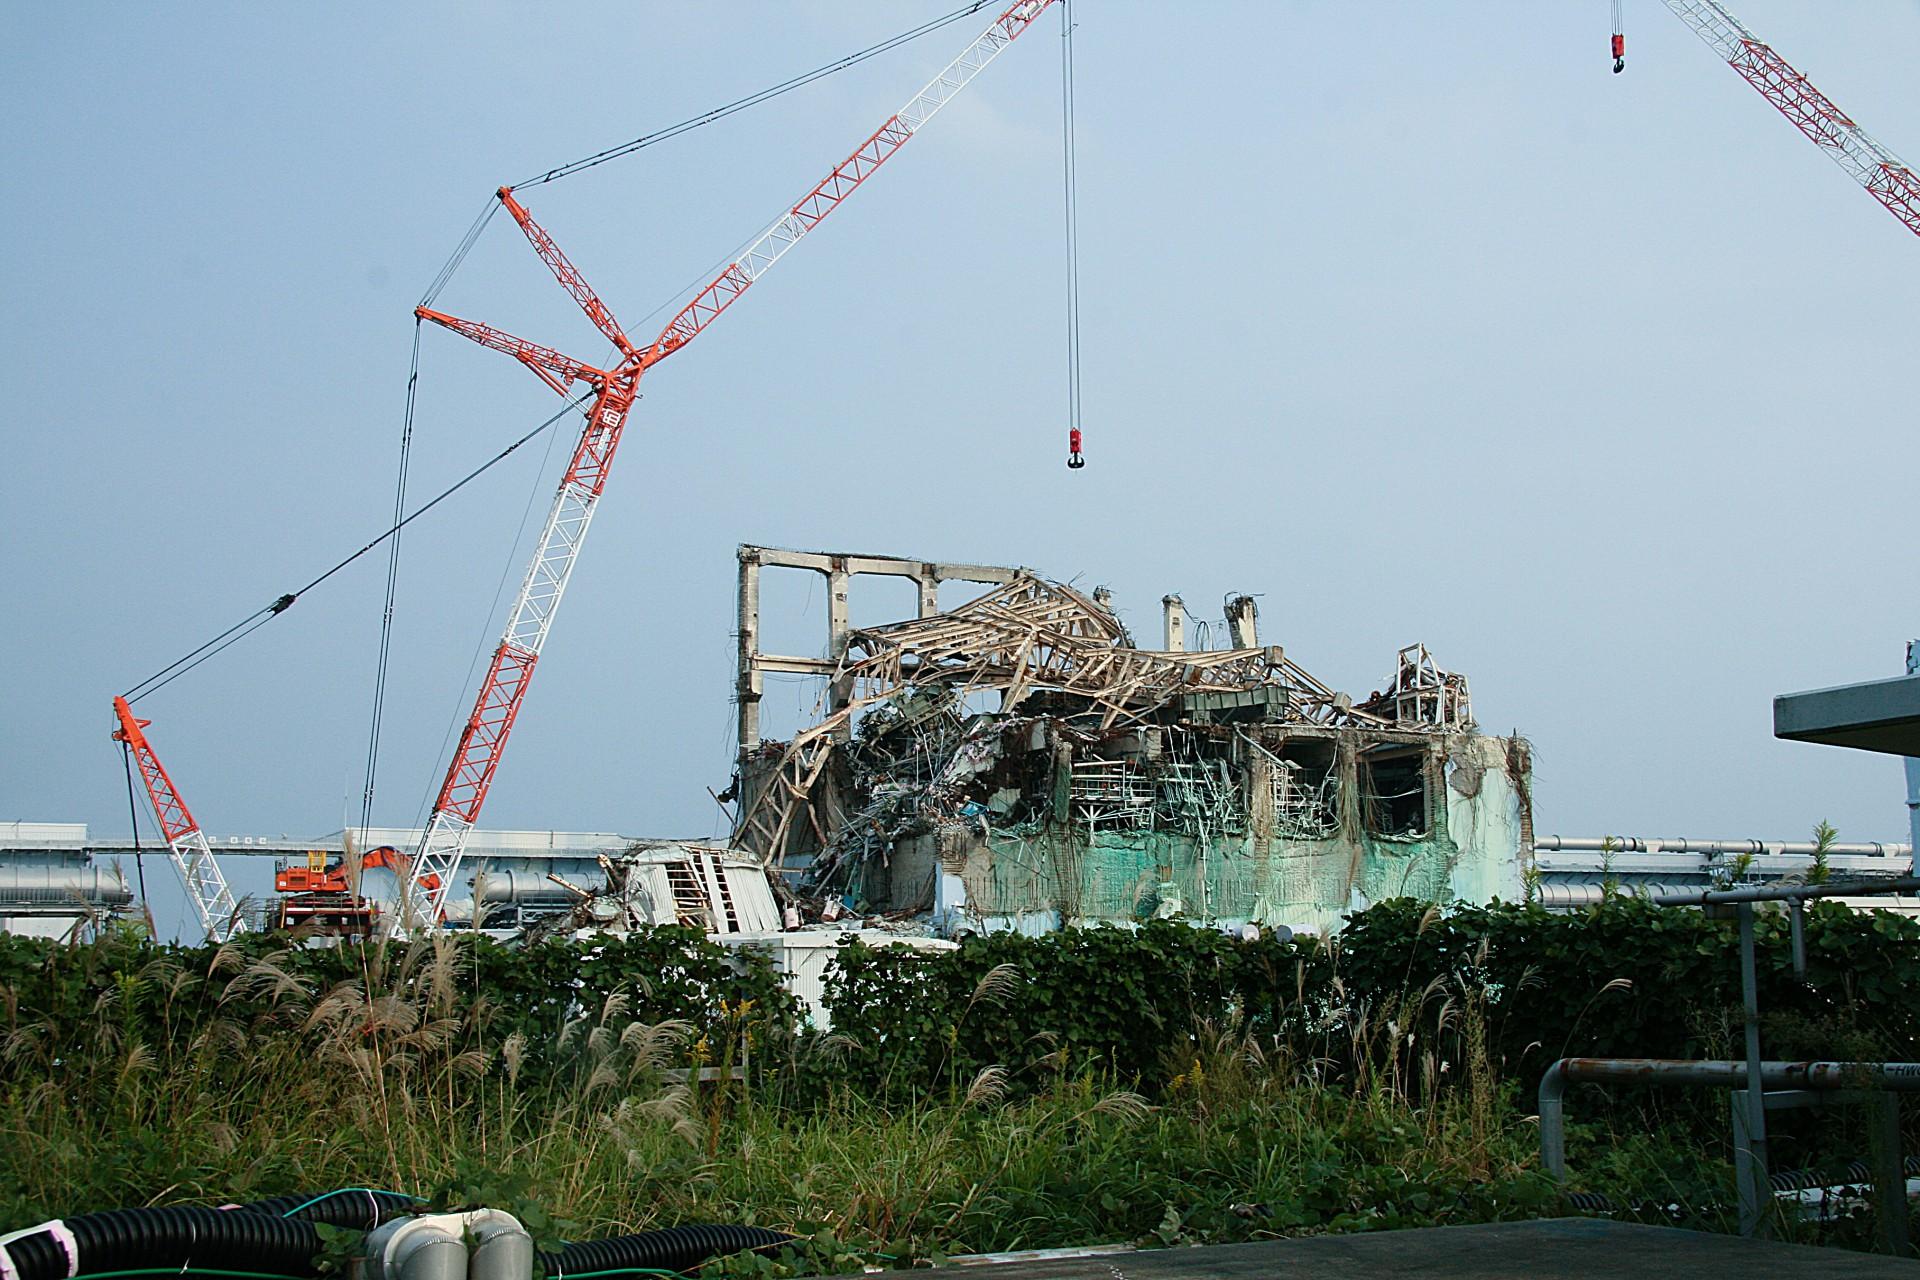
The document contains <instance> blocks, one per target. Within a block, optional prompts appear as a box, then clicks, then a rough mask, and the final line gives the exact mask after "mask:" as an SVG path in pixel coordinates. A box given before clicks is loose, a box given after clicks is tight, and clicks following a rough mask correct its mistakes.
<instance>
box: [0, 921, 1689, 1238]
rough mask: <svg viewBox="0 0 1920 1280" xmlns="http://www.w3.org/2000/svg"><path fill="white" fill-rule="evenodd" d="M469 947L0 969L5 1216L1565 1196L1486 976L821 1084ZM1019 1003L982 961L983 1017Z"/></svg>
mask: <svg viewBox="0 0 1920 1280" xmlns="http://www.w3.org/2000/svg"><path fill="white" fill-rule="evenodd" d="M465 954H466V953H464V952H463V951H462V950H461V949H460V948H459V947H458V946H457V945H455V944H454V943H452V942H451V941H449V940H448V939H446V938H444V937H434V938H426V939H422V940H419V941H415V942H411V943H407V944H395V945H387V946H368V947H366V948H365V949H363V950H362V951H360V952H358V953H357V954H356V963H355V965H354V966H353V968H354V969H356V970H357V972H355V974H354V976H352V977H350V978H346V979H344V980H341V981H337V982H334V983H333V984H332V985H329V986H326V987H324V989H322V988H320V987H318V986H316V985H315V984H314V983H312V982H311V981H309V980H307V979H303V978H302V977H300V976H299V975H298V973H296V971H295V968H294V967H293V966H292V965H290V963H289V960H290V957H291V955H292V953H291V952H290V951H278V952H275V951H267V952H260V951H259V950H258V949H257V946H256V948H255V949H254V950H252V951H248V950H245V949H242V948H236V947H226V948H221V949H218V950H215V951H212V952H210V953H207V955H206V958H205V960H204V962H203V963H202V964H201V965H200V966H198V967H188V966H186V965H185V964H183V963H182V962H181V961H180V960H179V959H178V958H177V957H175V956H169V955H161V956H159V957H157V958H154V959H151V960H149V961H148V962H146V963H145V964H144V965H141V966H139V967H137V968H131V969H128V970H127V971H124V972H121V973H120V974H119V976H117V977H116V978H114V980H113V981H111V982H109V983H106V984H104V985H99V986H97V994H96V995H94V996H93V997H92V1001H93V1003H92V1007H91V1008H89V1009H85V1010H67V1011H63V1012H58V1013H57V1012H55V1011H52V1010H34V1009H25V1008H22V1007H20V1005H19V1003H18V1001H17V999H16V998H15V997H14V996H13V993H12V990H11V989H10V988H0V991H4V992H5V995H6V1001H7V1003H6V1005H5V1007H4V1008H0V1020H3V1021H0V1025H3V1026H4V1027H5V1035H4V1037H0V1101H3V1102H4V1109H3V1110H0V1230H5V1229H10V1228H13V1227H17V1226H20V1225H24V1224H26V1223H28V1222H32V1221H37V1220H40V1219H42V1218H45V1217H51V1216H67V1215H73V1214H77V1213H81V1212H86V1211H89V1210H96V1209H104V1208H110V1207H117V1206H122V1205H137V1204H154V1203H164V1202H180V1201H199V1202H211V1203H224V1202H227V1201H240V1200H247V1199H253V1198H260V1197H265V1196H269V1195H278V1194H283V1193H288V1192H294V1191H303V1190H323V1189H328V1188H333V1187H340V1186H383V1187H388V1188H391V1189H394V1190H402V1191H411V1192H415V1193H419V1194H423V1195H432V1194H435V1193H436V1192H439V1191H442V1190H443V1189H449V1190H448V1192H447V1193H448V1194H449V1196H450V1197H451V1198H454V1199H458V1198H459V1195H460V1193H459V1191H458V1190H457V1189H458V1188H460V1187H463V1186H465V1187H471V1186H472V1185H474V1184H475V1183H476V1182H483V1181H489V1180H491V1182H490V1185H492V1184H498V1185H511V1186H513V1187H515V1188H517V1189H518V1193H519V1194H524V1195H525V1196H526V1197H527V1198H529V1199H530V1200H532V1201H534V1202H537V1203H538V1204H539V1205H540V1206H541V1207H542V1208H544V1209H545V1210H546V1211H547V1212H548V1213H549V1214H551V1215H552V1216H553V1217H555V1218H557V1219H561V1220H565V1221H567V1222H568V1223H570V1224H571V1226H570V1228H569V1230H570V1231H571V1232H572V1233H573V1234H575V1235H576V1236H578V1237H581V1238H585V1237H590V1236H594V1235H601V1234H606V1233H610V1232H617V1231H631V1230H641V1229H645V1228H648V1227H650V1226H665V1225H671V1224H674V1223H679V1222H688V1221H725V1222H746V1223H758V1224H762V1225H770V1226H777V1227H781V1228H784V1229H788V1230H793V1231H797V1232H805V1233H814V1232H820V1231H827V1232H831V1233H832V1234H833V1235H834V1236H836V1237H837V1238H839V1239H841V1240H852V1241H861V1242H864V1243H865V1245H866V1246H867V1247H869V1248H871V1249H874V1250H878V1251H882V1252H885V1253H887V1254H890V1255H892V1256H894V1257H895V1258H897V1259H901V1260H909V1259H915V1258H927V1257H930V1256H934V1255H936V1254H942V1253H947V1254H950V1253H960V1252H971V1251H996V1250H1009V1249H1021V1248H1040V1247H1049V1246H1063V1245H1073V1244H1086V1243H1094V1242H1101V1241H1112V1240H1141V1241H1148V1242H1152V1241H1159V1242H1167V1243H1171V1242H1174V1241H1179V1240H1209V1241H1219V1240H1240V1239H1251V1238H1261V1237H1265V1236H1272V1235H1286V1234H1298V1233H1303V1232H1317V1231H1332V1230H1360V1229H1369V1228H1378V1227H1393V1226H1410V1225H1424V1224H1430V1223H1453V1222H1473V1221H1486V1220H1494V1219H1502V1218H1514V1217H1528V1216H1536V1215H1540V1214H1545V1213H1552V1212H1558V1211H1559V1210H1560V1201H1559V1199H1558V1194H1557V1192H1556V1190H1555V1189H1554V1188H1553V1187H1551V1186H1550V1184H1549V1183H1548V1182H1547V1180H1546V1179H1545V1178H1544V1177H1543V1176H1542V1175H1541V1174H1540V1172H1539V1170H1538V1168H1537V1161H1536V1142H1537V1135H1536V1133H1535V1130H1534V1128H1533V1126H1532V1123H1531V1119H1530V1117H1529V1116H1528V1114H1527V1113H1526V1110H1525V1109H1524V1107H1523V1105H1522V1104H1521V1101H1520V1090H1519V1089H1518V1087H1517V1086H1516V1082H1515V1081H1514V1080H1512V1079H1509V1078H1506V1077H1504V1076H1503V1075H1502V1071H1503V1066H1502V1064H1501V1063H1500V1062H1498V1061H1497V1060H1495V1058H1494V1057H1493V1056H1492V1054H1491V1053H1490V1052H1489V1050H1488V1047H1487V1046H1488V1045H1489V1043H1491V1039H1492V1038H1491V1036H1490V1034H1489V1029H1490V1027H1491V1025H1492V1020H1493V1019H1494V1018H1495V1017H1496V1016H1497V1013H1498V1010H1497V1008H1496V1006H1497V1004H1498V999H1497V995H1490V994H1489V992H1488V990H1487V989H1486V988H1485V987H1483V986H1476V985H1475V984H1474V983H1473V982H1472V981H1470V980H1467V979H1454V980H1452V981H1449V982H1437V981H1436V982H1431V983H1428V984H1426V985H1424V986H1421V987H1419V988H1418V989H1412V990H1402V991H1400V992H1393V993H1385V994H1376V995H1372V996H1368V997H1366V998H1360V997H1358V996H1352V997H1349V996H1348V995H1347V994H1346V993H1344V992H1343V991H1341V990H1339V989H1338V987H1337V983H1336V987H1335V989H1334V998H1331V999H1323V998H1318V997H1315V998H1309V997H1308V996H1307V993H1306V990H1305V986H1304V982H1303V984H1302V989H1301V993H1300V996H1301V998H1300V999H1299V1001H1297V1002H1296V1004H1295V1005H1294V1007H1292V1008H1290V1009H1287V1010H1284V1011H1282V1015H1281V1016H1280V1017H1279V1018H1278V1019H1277V1020H1276V1019H1275V1018H1274V1017H1273V1016H1272V1014H1271V1011H1267V1012H1266V1013H1263V1016H1262V1018H1261V1019H1257V1020H1256V1019H1251V1018H1249V1017H1247V1016H1246V1015H1245V1014H1244V1013H1242V1012H1240V1011H1232V1012H1231V1013H1230V1014H1229V1016H1227V1017H1225V1018H1218V1019H1214V1020H1211V1021H1201V1022H1198V1023H1196V1024H1195V1025H1194V1026H1192V1027H1191V1028H1190V1029H1189V1030H1188V1031H1187V1032H1185V1033H1172V1034H1168V1035H1167V1044H1166V1047H1165V1050H1164V1054H1163V1057H1164V1062H1163V1064H1162V1065H1163V1070H1162V1072H1161V1073H1160V1074H1159V1076H1158V1078H1159V1079H1161V1080H1163V1081H1165V1082H1166V1083H1165V1084H1164V1086H1163V1087H1157V1088H1155V1089H1154V1090H1153V1093H1152V1096H1147V1095H1144V1094H1142V1093H1140V1092H1136V1091H1135V1090H1136V1088H1138V1087H1141V1086H1140V1085H1139V1082H1136V1081H1132V1080H1118V1079H1114V1078H1111V1077H1110V1076H1108V1075H1106V1074H1103V1073H1102V1072H1101V1071H1099V1070H1097V1069H1094V1068H1091V1067H1089V1066H1088V1065H1087V1064H1086V1063H1084V1062H1083V1063H1079V1064H1076V1063H1074V1062H1072V1061H1070V1060H1069V1059H1068V1057H1067V1056H1066V1055H1065V1054H1064V1053H1043V1054H1042V1055H1041V1056H1040V1057H1039V1058H1038V1060H1037V1061H1036V1062H1032V1063H1028V1064H1023V1065H1022V1066H1020V1067H1019V1069H1018V1073H1019V1078H1018V1080H1017V1081H1016V1072H1014V1071H1011V1070H1009V1067H1008V1066H1007V1065H1004V1064H992V1065H989V1066H986V1067H984V1068H980V1069H977V1070H972V1071H971V1074H970V1075H961V1076H959V1077H958V1078H954V1076H953V1073H952V1072H951V1071H949V1070H947V1069H946V1067H945V1066H943V1068H942V1072H941V1073H940V1075H939V1076H938V1077H937V1079H938V1084H937V1086H936V1087H935V1088H933V1089H930V1090H929V1091H928V1093H927V1095H926V1096H923V1097H919V1098H914V1099H907V1100H895V1101H892V1102H890V1103H888V1104H884V1105H883V1104H882V1103H880V1102H878V1101H875V1100H874V1099H873V1098H872V1097H870V1096H867V1095H865V1094H863V1093H861V1092H859V1091H856V1090H855V1089H853V1088H851V1087H847V1086H840V1087H833V1086H832V1085H826V1086H822V1085H821V1084H820V1081H822V1080H831V1078H832V1070H831V1068H832V1065H833V1063H834V1061H835V1059H836V1055H837V1054H839V1053H840V1052H841V1051H842V1050H843V1049H844V1048H845V1047H846V1046H845V1044H844V1042H843V1041H842V1040H840V1039H839V1038H836V1037H832V1036H825V1037H822V1036H801V1037H798V1038H791V1039H786V1040H781V1041H778V1042H769V1041H768V1040H767V1038H766V1028H765V1027H764V1026H763V1025H762V1024H761V1023H760V1022H759V1021H757V1020H756V1016H755V1011H754V1010H753V1009H752V1008H751V1007H750V1002H747V1001H737V1002H735V1003H734V1004H732V1005H723V1007H722V1014H723V1016H722V1017H721V1018H720V1020H719V1021H718V1022H717V1023H714V1022H711V1021H710V1022H708V1023H707V1024H706V1025H705V1027H704V1029H702V1030H696V1028H695V1027H694V1026H692V1025H690V1024H689V1023H687V1022H681V1021H672V1020H669V1021H654V1022H649V1021H643V1020H637V1019H635V1018H634V1017H633V1015H632V1001H631V999H630V997H629V995H628V994H627V993H622V992H619V991H616V992H614V993H612V994H610V995H608V996H606V997H605V998H604V999H600V1000H598V1002H597V1003H596V1004H595V1005H594V1006H593V1007H575V1008H571V1009H570V1010H569V1011H568V1014H567V1016H566V1017H565V1019H564V1020H563V1021H562V1022H561V1023H560V1024H559V1026H558V1028H557V1029H556V1030H554V1031H552V1032H551V1034H550V1035H549V1036H548V1037H547V1038H546V1039H545V1040H543V1041H536V1040H534V1039H532V1038H530V1037H529V1034H528V1033H527V1031H525V1030H524V1026H525V1022H524V1020H522V1019H516V1018H512V1017H508V1016H505V1014H506V1013H507V1012H509V1011H505V1010H502V1009H499V1008H497V1007H495V1006H494V1005H493V1004H492V1003H491V1002H490V1001H489V999H488V997H487V996H486V994H485V993H484V992H480V991H477V990H476V989H475V983H474V981H473V980H472V975H470V974H469V973H467V972H466V971H465V969H464V967H463V966H464V963H465V962H464V960H463V955H465ZM89 989H90V990H92V989H96V988H89ZM1018 998H1019V991H1018V988H1017V986H1016V984H1015V981H1014V976H1013V974H1012V973H1011V971H1010V970H1008V969H1005V968H996V969H994V970H991V971H989V973H988V974H987V975H986V977H985V978H983V979H982V980H981V981H980V982H979V984H978V985H977V986H976V987H975V989H974V991H973V995H972V998H971V999H969V1000H968V1001H967V1002H966V1010H967V1013H966V1016H967V1017H969V1018H976V1019H986V1018H992V1017H995V1016H997V1011H998V1010H1000V1009H1001V1007H1002V1006H1003V1005H1004V1004H1005V1003H1006V1002H1008V1001H1012V1000H1016V999H1018ZM943 1048H944V1050H945V1052H946V1058H945V1062H946V1063H947V1064H949V1065H950V1064H951V1063H952V1060H953V1050H954V1048H955V1044H954V1043H953V1042H951V1041H949V1043H947V1044H946V1045H945V1046H943ZM1039 1048H1041V1049H1044V1048H1045V1046H1039ZM741 1062H745V1063H746V1064H747V1069H746V1070H745V1071H744V1072H736V1070H735V1064H738V1063H741ZM702 1067H706V1068H709V1070H708V1071H706V1072H705V1073H704V1074H705V1075H706V1076H712V1077H717V1078H713V1079H703V1078H702V1076H703V1072H702V1071H701V1068H702ZM1016 1083H1017V1084H1018V1086H1019V1087H1017V1088H1016V1087H1015V1085H1016ZM1582 1136H1583V1135H1580V1134H1576V1139H1579V1138H1580V1137H1582ZM1588 1145H1589V1146H1592V1147H1594V1148H1596V1149H1597V1148H1598V1147H1599V1146H1601V1145H1603V1144H1601V1143H1599V1142H1593V1141H1591V1140H1590V1141H1589V1143H1588ZM1622 1150H1624V1151H1625V1152H1626V1153H1627V1154H1624V1155H1621V1154H1618V1153H1616V1156H1615V1158H1613V1160H1612V1162H1611V1163H1609V1164H1608V1165H1606V1166H1605V1173H1606V1176H1607V1177H1608V1178H1609V1179H1611V1181H1612V1184H1613V1185H1614V1186H1615V1187H1617V1188H1619V1189H1621V1190H1622V1191H1623V1193H1624V1194H1623V1198H1631V1197H1636V1196H1637V1197H1639V1198H1648V1197H1651V1198H1654V1199H1656V1200H1662V1201H1663V1202H1664V1201H1665V1200H1678V1199H1682V1198H1685V1197H1686V1196H1688V1195H1693V1194H1697V1193H1698V1189H1699V1188H1701V1187H1708V1186H1711V1185H1713V1184H1715V1183H1718V1184H1720V1185H1725V1167H1724V1164H1723V1163H1722V1156H1721V1153H1720V1152H1718V1151H1717V1150H1715V1149H1711V1148H1706V1149H1703V1148H1701V1147H1700V1146H1699V1145H1698V1144H1691V1145H1690V1144H1688V1143H1685V1142H1681V1143H1675V1144H1668V1145H1662V1144H1659V1143H1657V1142H1653V1141H1649V1140H1646V1139H1645V1138H1644V1136H1643V1137H1642V1139H1641V1140H1640V1141H1639V1142H1638V1143H1637V1145H1630V1146H1629V1147H1627V1148H1623V1149H1622Z"/></svg>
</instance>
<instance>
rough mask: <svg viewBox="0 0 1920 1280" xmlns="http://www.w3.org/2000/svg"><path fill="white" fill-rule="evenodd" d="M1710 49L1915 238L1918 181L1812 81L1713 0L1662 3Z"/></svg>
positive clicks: (1919, 217)
mask: <svg viewBox="0 0 1920 1280" xmlns="http://www.w3.org/2000/svg"><path fill="white" fill-rule="evenodd" d="M1664 3H1665V4H1666V6H1667V8H1669V9H1671V10H1673V12H1674V13H1675V15H1676V16H1678V17H1679V19H1680V20H1681V21H1682V22H1684V23H1686V24H1687V25H1688V26H1689V27H1691V28H1693V32H1694V34H1695V35H1697V36H1699V37H1700V39H1701V40H1702V41H1704V42H1705V43H1706V44H1707V46H1708V47H1709V48H1711V49H1712V50H1713V51H1714V52H1715V53H1716V54H1718V55H1719V56H1720V58H1721V60H1722V61H1724V62H1725V63H1726V64H1727V65H1728V66H1730V67H1732V68H1733V69H1734V70H1735V71H1737V72H1739V74H1740V78H1741V79H1743V80H1745V81H1746V82H1747V83H1748V84H1750V85H1752V86H1753V87H1754V88H1755V89H1756V90H1757V91H1758V92H1759V94H1760V96H1761V97H1763V98H1765V99H1766V100H1767V101H1768V102H1771V103H1772V104H1773V105H1774V109H1775V110H1777V111H1779V112H1780V114H1781V115H1783V116H1785V117H1786V118H1787V119H1788V120H1790V121H1792V122H1793V127H1794V128H1796V129H1798V130H1799V131H1800V132H1801V133H1803V134H1805V135H1806V136H1807V137H1808V138H1809V139H1810V140H1811V141H1812V142H1813V143H1814V144H1815V145H1816V146H1818V147H1819V148H1820V149H1821V150H1822V151H1825V152H1826V153H1827V155H1828V156H1829V157H1831V158H1832V159H1833V162H1834V163H1835V164H1837V165H1839V166H1840V167H1841V168H1842V169H1844V170H1846V172H1847V176H1848V177H1850V178H1852V179H1853V180H1854V181H1855V182H1857V183H1858V184H1860V186H1861V187H1863V188H1865V190H1866V192H1867V194H1868V195H1870V196H1872V197H1873V198H1874V199H1875V200H1878V201H1879V202H1880V203H1881V204H1882V205H1884V206H1885V207H1886V210H1887V212H1889V213H1891V214H1892V215H1893V216H1894V217H1896V218H1898V219H1899V220H1900V222H1901V224H1902V225H1904V226H1905V227H1906V228H1907V230H1909V231H1911V232H1913V233H1914V234H1915V235H1920V176H1916V175H1915V174H1914V171H1913V170H1912V168H1910V167H1909V166H1908V165H1907V164H1906V162H1904V161H1903V160H1901V159H1900V157H1898V156H1896V155H1894V154H1893V152H1891V151H1889V150H1887V149H1886V148H1885V147H1884V146H1882V145H1880V143H1879V142H1878V141H1876V140H1875V139H1874V138H1873V136H1872V135H1871V134H1869V133H1868V132H1867V131H1866V130H1865V129H1862V128H1861V127H1860V126H1859V125H1857V124H1855V123H1854V122H1853V120H1852V119H1851V118H1850V117H1848V115H1847V113H1846V112H1844V111H1842V110H1841V109H1840V108H1839V107H1838V106H1836V105H1834V102H1833V99H1831V98H1829V97H1827V95H1826V94H1824V93H1822V92H1820V90H1819V89H1817V88H1815V87H1814V84H1813V82H1812V81H1811V80H1808V79H1807V78H1806V77H1805V76H1803V75H1801V74H1800V73H1799V72H1798V71H1796V70H1794V68H1793V65H1792V64H1791V63H1789V62H1788V61H1787V60H1786V59H1785V58H1783V57H1781V56H1780V55H1779V54H1778V53H1776V52H1775V51H1774V50H1773V47H1772V46H1771V45H1768V44H1767V43H1766V42H1764V41H1762V40H1760V39H1758V38H1757V37H1755V36H1754V34H1753V33H1752V32H1751V31H1749V30H1747V29H1746V27H1744V26H1742V25H1741V23H1740V20H1739V19H1738V18H1736V17H1734V16H1733V14H1732V13H1730V12H1729V11H1728V10H1727V8H1726V7H1725V6H1724V5H1721V4H1719V3H1718V2H1717V0H1664Z"/></svg>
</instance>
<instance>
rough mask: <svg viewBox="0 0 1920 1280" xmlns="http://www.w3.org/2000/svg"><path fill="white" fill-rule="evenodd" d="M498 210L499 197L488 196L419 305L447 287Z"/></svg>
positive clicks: (416, 338)
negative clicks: (484, 204) (482, 207)
mask: <svg viewBox="0 0 1920 1280" xmlns="http://www.w3.org/2000/svg"><path fill="white" fill-rule="evenodd" d="M498 212H500V197H499V196H498V195H490V196H488V197H487V206H486V208H484V209H482V210H480V212H479V213H478V214H477V215H476V216H475V217H474V219H473V222H472V224H471V225H470V226H468V227H467V233H466V234H465V235H463V236H461V237H460V243H459V244H458V245H457V246H455V248H454V250H453V254H452V255H451V256H450V257H449V258H448V259H447V260H446V261H445V262H444V263H442V264H441V266H440V272H439V274H438V275H436V276H434V278H433V283H432V284H429V285H428V286H427V291H426V292H425V293H423V294H421V295H420V302H419V305H420V306H423V307H430V306H432V305H433V304H434V300H435V299H437V298H438V297H439V296H440V291H441V290H442V289H444V288H446V287H447V282H448V281H449V280H451V279H453V273H454V272H456V271H458V270H459V269H460V264H461V263H463V262H465V261H466V260H467V255H468V254H469V253H472V252H473V246H474V245H476V244H478V243H480V233H481V232H482V231H485V230H486V229H487V224H488V223H489V222H491V221H493V215H494V214H496V213H498ZM419 341H420V338H419V334H418V333H417V332H416V333H415V335H414V343H415V345H416V346H417V345H418V344H419Z"/></svg>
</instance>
